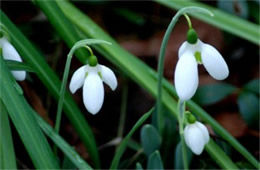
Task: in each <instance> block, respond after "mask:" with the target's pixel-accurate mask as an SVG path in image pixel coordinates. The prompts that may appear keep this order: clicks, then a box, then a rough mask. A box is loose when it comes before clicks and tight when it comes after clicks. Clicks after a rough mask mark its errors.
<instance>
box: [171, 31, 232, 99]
mask: <svg viewBox="0 0 260 170" xmlns="http://www.w3.org/2000/svg"><path fill="white" fill-rule="evenodd" d="M178 56H179V61H178V63H177V66H176V70H175V80H174V81H175V87H176V91H177V94H178V96H179V98H180V99H181V100H182V101H186V100H189V99H190V98H192V96H193V95H194V94H195V92H196V89H197V87H198V82H199V81H198V63H199V64H203V65H204V67H205V68H206V70H207V71H208V73H209V74H210V75H211V76H212V77H213V78H215V79H216V80H223V79H225V78H227V76H228V74H229V70H228V66H227V64H226V62H225V60H224V59H223V57H222V56H221V54H220V53H219V52H218V51H217V50H216V49H215V48H214V47H213V46H211V45H209V44H205V43H203V42H202V41H200V40H199V39H198V38H197V34H196V32H195V31H194V30H193V29H190V30H189V31H188V34H187V41H186V42H184V43H183V44H182V45H181V47H180V49H179V54H178Z"/></svg>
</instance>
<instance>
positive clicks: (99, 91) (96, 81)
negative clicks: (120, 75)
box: [69, 64, 117, 114]
mask: <svg viewBox="0 0 260 170" xmlns="http://www.w3.org/2000/svg"><path fill="white" fill-rule="evenodd" d="M102 81H104V82H105V83H106V84H107V85H108V86H109V87H110V88H111V89H112V90H115V89H116V87H117V80H116V76H115V74H114V73H113V71H112V70H111V69H109V68H108V67H106V66H103V65H99V64H97V65H96V66H94V67H91V66H89V65H85V66H82V67H80V68H79V69H77V70H76V71H75V73H74V74H73V76H72V78H71V81H70V85H69V88H70V91H71V93H75V92H76V91H77V90H78V89H79V88H80V87H82V86H83V102H84V105H85V107H86V109H87V110H88V111H89V112H90V113H92V114H96V113H97V112H98V111H99V110H100V109H101V107H102V105H103V101H104V86H103V83H102Z"/></svg>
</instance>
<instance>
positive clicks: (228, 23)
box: [154, 0, 260, 45]
mask: <svg viewBox="0 0 260 170" xmlns="http://www.w3.org/2000/svg"><path fill="white" fill-rule="evenodd" d="M154 1H156V2H158V3H160V4H162V5H164V6H166V7H169V8H172V9H175V10H179V9H181V8H184V7H188V6H196V7H201V8H205V9H208V10H210V11H211V12H212V13H213V14H214V17H210V16H207V15H203V14H200V13H193V14H190V15H191V16H194V17H195V18H198V19H200V20H202V21H205V22H206V23H209V24H211V25H214V26H216V27H218V28H220V29H222V30H225V31H227V32H229V33H231V34H234V35H236V36H238V37H241V38H244V39H246V40H248V41H251V42H253V43H255V44H257V45H259V44H260V40H259V26H258V25H256V24H254V23H251V22H249V21H246V20H244V19H241V18H239V17H237V16H234V15H231V14H228V13H226V12H223V11H221V10H219V9H216V8H214V7H211V6H208V5H206V4H203V3H199V2H192V1H165V0H154Z"/></svg>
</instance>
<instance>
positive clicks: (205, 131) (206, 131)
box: [196, 122, 209, 144]
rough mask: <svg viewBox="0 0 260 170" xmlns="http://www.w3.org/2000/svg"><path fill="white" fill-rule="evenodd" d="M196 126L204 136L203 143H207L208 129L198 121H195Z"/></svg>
mask: <svg viewBox="0 0 260 170" xmlns="http://www.w3.org/2000/svg"><path fill="white" fill-rule="evenodd" d="M196 126H197V127H198V128H199V129H200V131H201V132H202V135H203V137H204V144H207V143H208V142H209V131H208V129H207V128H206V126H205V125H203V124H202V123H200V122H196Z"/></svg>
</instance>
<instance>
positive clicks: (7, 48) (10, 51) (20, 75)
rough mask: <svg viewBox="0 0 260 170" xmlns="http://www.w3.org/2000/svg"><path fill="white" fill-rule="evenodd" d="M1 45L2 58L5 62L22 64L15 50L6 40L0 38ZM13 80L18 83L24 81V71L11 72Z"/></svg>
mask: <svg viewBox="0 0 260 170" xmlns="http://www.w3.org/2000/svg"><path fill="white" fill-rule="evenodd" d="M1 45H2V48H3V58H4V59H6V60H13V61H18V62H22V59H21V57H20V55H19V54H18V52H17V51H16V49H15V48H14V47H13V46H12V44H10V43H9V42H8V41H7V39H6V38H1ZM11 72H12V74H13V76H14V78H15V79H16V80H18V81H23V80H25V77H26V72H25V71H11Z"/></svg>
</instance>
